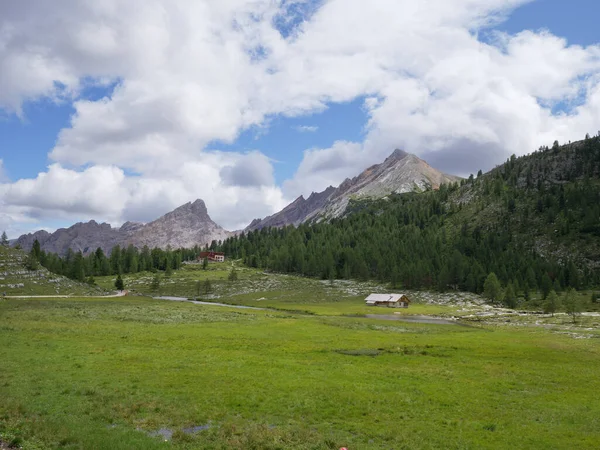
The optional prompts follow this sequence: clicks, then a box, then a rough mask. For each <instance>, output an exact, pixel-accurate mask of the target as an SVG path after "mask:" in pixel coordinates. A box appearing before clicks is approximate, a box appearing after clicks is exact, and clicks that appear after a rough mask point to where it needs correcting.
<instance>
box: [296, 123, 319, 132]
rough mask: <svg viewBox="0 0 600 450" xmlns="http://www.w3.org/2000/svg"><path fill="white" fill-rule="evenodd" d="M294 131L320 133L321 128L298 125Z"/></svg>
mask: <svg viewBox="0 0 600 450" xmlns="http://www.w3.org/2000/svg"><path fill="white" fill-rule="evenodd" d="M294 129H295V130H296V131H298V132H299V133H316V132H317V131H319V127H317V126H314V125H298V126H297V127H294Z"/></svg>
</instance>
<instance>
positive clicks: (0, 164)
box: [0, 159, 8, 183]
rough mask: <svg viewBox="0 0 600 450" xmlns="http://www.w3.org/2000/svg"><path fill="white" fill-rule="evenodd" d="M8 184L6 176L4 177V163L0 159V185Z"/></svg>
mask: <svg viewBox="0 0 600 450" xmlns="http://www.w3.org/2000/svg"><path fill="white" fill-rule="evenodd" d="M6 182H8V175H6V170H5V169H4V161H3V160H2V159H0V183H6Z"/></svg>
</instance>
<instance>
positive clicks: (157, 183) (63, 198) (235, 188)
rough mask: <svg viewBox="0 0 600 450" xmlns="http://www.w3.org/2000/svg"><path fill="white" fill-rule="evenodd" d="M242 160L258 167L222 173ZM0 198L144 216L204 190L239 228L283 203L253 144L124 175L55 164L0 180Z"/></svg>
mask: <svg viewBox="0 0 600 450" xmlns="http://www.w3.org/2000/svg"><path fill="white" fill-rule="evenodd" d="M244 167H247V168H248V169H250V170H251V171H256V170H257V171H258V174H259V175H258V176H257V175H256V173H254V174H252V175H251V176H247V174H245V173H241V174H235V173H233V174H227V176H228V177H230V178H229V179H227V180H224V179H223V178H222V176H221V175H220V174H221V173H223V172H227V169H231V168H233V171H234V172H235V171H236V170H238V169H237V168H244ZM236 175H238V177H237V178H236ZM259 176H260V177H262V178H259ZM236 180H237V181H236ZM0 198H3V199H4V202H5V205H6V208H10V209H11V210H12V211H19V212H20V214H21V216H23V214H24V215H25V216H27V217H30V218H32V219H34V220H38V221H42V222H43V221H44V220H51V219H57V218H61V219H65V220H67V219H71V220H90V219H96V220H98V221H107V222H111V223H113V224H120V223H122V222H124V221H127V220H131V221H141V222H148V221H151V220H154V219H156V218H158V217H159V216H161V215H163V214H165V213H167V212H169V211H171V210H173V209H174V208H176V207H178V206H180V205H182V204H184V203H186V202H188V201H193V200H195V199H196V198H201V199H203V200H204V201H205V202H206V205H207V207H208V210H209V214H210V216H211V217H212V219H213V220H215V221H216V222H217V223H219V224H220V225H222V226H224V227H226V228H228V229H232V230H233V229H240V228H244V227H245V226H246V225H247V224H248V223H249V222H250V221H251V220H252V219H253V218H255V217H258V216H266V215H269V214H271V213H273V212H274V211H276V210H279V209H281V208H283V206H285V204H286V200H285V199H284V198H283V196H282V194H281V190H280V189H279V188H277V187H276V186H274V184H273V179H272V168H271V166H270V162H269V160H268V159H267V158H266V157H265V156H264V155H262V154H259V153H257V152H253V153H250V154H248V155H239V154H236V153H221V152H210V153H209V152H206V153H203V154H202V155H201V157H200V158H198V159H196V160H194V161H187V162H185V163H184V164H182V165H181V166H179V167H177V168H172V169H171V170H170V171H168V172H167V171H165V172H161V173H154V174H151V175H143V176H126V175H125V173H124V172H123V170H122V169H119V168H117V167H114V166H92V167H90V168H88V169H85V170H83V171H76V170H72V169H66V168H64V167H62V166H61V165H60V164H53V165H51V166H50V167H49V168H48V171H47V172H44V173H40V174H39V175H38V176H37V177H36V178H34V179H21V180H19V181H17V182H16V183H12V184H0Z"/></svg>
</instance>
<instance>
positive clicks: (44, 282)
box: [0, 246, 106, 296]
mask: <svg viewBox="0 0 600 450" xmlns="http://www.w3.org/2000/svg"><path fill="white" fill-rule="evenodd" d="M26 262H27V254H26V253H25V252H23V251H21V250H18V249H14V248H9V247H4V246H0V294H5V295H7V296H16V295H26V296H29V295H102V294H105V293H106V291H105V290H104V289H102V288H100V287H98V286H90V285H89V284H84V283H78V282H76V281H73V280H70V279H68V278H66V277H63V276H59V275H55V274H53V273H51V272H49V271H48V270H47V269H45V268H43V267H41V266H40V267H39V269H38V270H28V269H27V267H26V266H27V264H26Z"/></svg>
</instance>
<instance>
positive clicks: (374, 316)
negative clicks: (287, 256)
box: [154, 296, 464, 325]
mask: <svg viewBox="0 0 600 450" xmlns="http://www.w3.org/2000/svg"><path fill="white" fill-rule="evenodd" d="M154 299H155V300H169V301H172V302H189V303H194V304H195V305H205V306H222V307H226V308H236V309H250V310H255V311H277V310H276V309H271V308H258V307H256V306H244V305H229V304H227V303H217V302H203V301H200V300H189V299H187V298H185V297H169V296H164V297H154ZM364 317H365V318H367V319H378V320H397V321H400V322H412V323H429V324H434V325H464V324H461V323H459V322H457V321H455V320H448V319H440V318H438V317H430V316H400V315H396V314H366V315H365V316H364Z"/></svg>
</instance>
